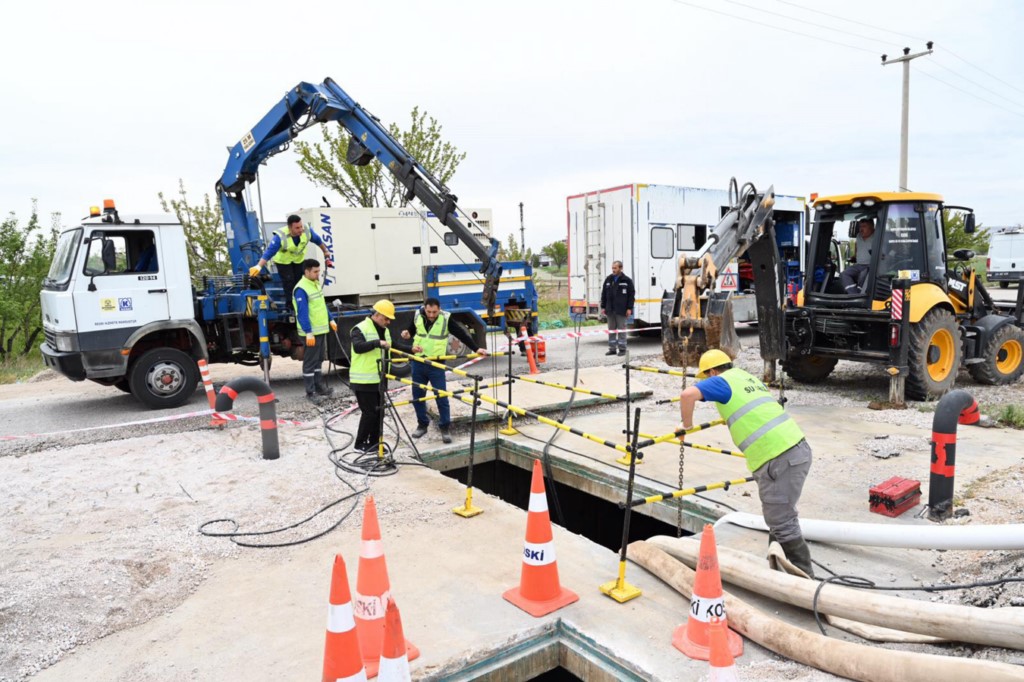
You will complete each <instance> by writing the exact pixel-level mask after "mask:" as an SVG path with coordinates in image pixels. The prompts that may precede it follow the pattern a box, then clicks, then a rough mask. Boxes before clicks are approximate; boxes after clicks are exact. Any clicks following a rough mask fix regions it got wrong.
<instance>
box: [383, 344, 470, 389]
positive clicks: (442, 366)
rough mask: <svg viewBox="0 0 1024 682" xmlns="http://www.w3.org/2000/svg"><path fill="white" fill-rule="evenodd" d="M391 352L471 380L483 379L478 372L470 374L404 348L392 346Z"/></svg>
mask: <svg viewBox="0 0 1024 682" xmlns="http://www.w3.org/2000/svg"><path fill="white" fill-rule="evenodd" d="M391 353H392V354H396V355H400V356H402V357H405V358H409V359H410V360H413V361H415V362H419V363H422V364H424V365H430V366H431V367H437V368H438V369H443V370H445V371H446V372H451V373H452V374H457V375H459V376H460V377H466V378H467V379H472V380H473V381H483V380H484V378H483V377H482V376H480V375H479V374H470V373H469V372H466V371H464V370H461V369H456V368H454V367H449V366H448V365H445V364H442V363H440V362H434V361H433V360H427V359H426V358H421V357H420V356H418V355H413V354H412V353H406V352H405V351H404V350H398V349H397V348H392V349H391Z"/></svg>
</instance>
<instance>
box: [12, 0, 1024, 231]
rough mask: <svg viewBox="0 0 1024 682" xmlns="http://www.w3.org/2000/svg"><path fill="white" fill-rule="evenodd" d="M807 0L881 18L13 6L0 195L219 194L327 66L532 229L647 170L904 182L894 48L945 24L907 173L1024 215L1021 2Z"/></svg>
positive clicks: (310, 134) (509, 220)
mask: <svg viewBox="0 0 1024 682" xmlns="http://www.w3.org/2000/svg"><path fill="white" fill-rule="evenodd" d="M793 3H795V4H796V5H800V6H804V7H812V8H814V9H817V10H819V11H820V12H827V13H828V14H833V15H836V16H839V17H843V18H848V19H853V20H855V21H860V22H863V24H868V25H869V26H865V25H857V24H853V23H849V22H843V21H838V20H836V19H833V18H830V17H828V16H824V15H822V14H819V13H813V12H810V11H807V10H806V9H801V8H800V7H798V6H794V4H792V3H790V2H783V1H781V0H736V1H735V2H730V1H729V0H685V1H684V0H630V1H627V0H602V1H599V2H598V1H588V2H583V1H579V2H570V1H559V0H546V1H545V0H519V1H517V2H513V3H509V2H503V3H498V2H489V1H487V0H477V1H475V2H470V1H466V2H457V1H455V0H434V1H433V2H422V1H421V2H413V1H399V0H373V1H368V2H361V3H353V2H349V1H338V0H334V1H333V2H321V1H319V0H310V1H307V2H302V3H287V2H280V1H277V2H263V1H252V2H244V3H243V2H233V3H228V2H218V1H216V0H206V1H205V2H200V1H197V0H181V1H178V2H166V1H165V2H138V1H136V2H117V1H112V0H97V1H94V2H76V3H73V2H59V3H58V2H52V1H51V0H34V1H33V2H30V3H29V2H17V3H15V2H7V3H4V4H3V6H2V8H0V25H2V26H3V27H4V29H5V30H4V37H3V40H0V64H3V67H2V70H0V93H2V100H0V102H2V106H0V117H2V119H0V122H2V130H3V131H4V132H3V135H2V136H0V214H3V215H6V213H7V212H9V211H15V212H16V213H17V214H18V216H19V217H20V218H22V219H25V218H27V216H28V213H29V209H30V205H31V204H30V201H31V199H32V198H36V199H38V200H39V209H40V212H41V214H42V215H43V218H44V223H48V220H46V216H47V214H49V213H50V212H53V211H60V212H61V213H62V214H63V222H64V224H66V225H67V224H73V223H74V222H75V221H76V220H77V219H79V218H80V217H81V216H82V215H85V213H86V212H87V209H88V206H89V205H94V204H98V203H100V202H101V201H102V199H104V198H107V197H111V198H114V199H116V200H117V203H118V206H119V208H121V209H122V210H123V211H126V212H137V213H152V212H157V211H159V204H158V201H157V192H159V191H163V192H165V193H166V194H171V193H174V192H175V190H176V188H177V183H178V178H182V179H183V180H184V181H185V185H186V188H187V189H188V190H189V191H190V193H191V194H192V196H193V198H194V199H199V198H200V197H201V194H202V193H206V192H209V193H211V194H212V193H213V191H214V183H215V181H216V180H217V178H218V177H219V176H220V175H221V172H222V170H223V168H224V165H225V163H226V161H227V153H226V147H227V146H229V145H232V144H234V143H235V142H236V141H237V140H238V139H239V138H240V137H241V136H242V135H243V134H244V133H245V132H246V131H247V130H248V128H249V127H251V126H252V125H254V124H255V123H256V122H257V121H258V120H259V119H260V118H262V117H263V115H264V114H265V113H266V112H267V111H268V110H269V109H270V108H271V107H272V106H273V105H274V104H275V103H276V102H277V101H278V99H279V98H280V97H281V96H282V95H283V94H284V92H285V90H287V89H288V88H290V87H292V86H294V85H295V84H297V83H298V82H300V81H303V80H305V81H311V82H320V81H322V80H323V79H324V78H325V77H327V76H330V77H332V78H334V79H335V80H336V81H337V82H338V84H339V85H341V87H342V88H344V89H345V90H346V91H347V92H348V93H349V94H350V95H351V96H352V97H353V98H354V99H356V100H357V101H358V102H360V103H361V104H362V105H363V106H365V107H366V108H367V109H368V110H369V111H371V112H372V113H374V114H375V115H377V116H378V117H380V119H381V120H382V121H384V122H385V123H387V122H391V121H396V122H398V123H399V125H401V126H403V127H404V126H405V125H406V124H407V122H408V120H409V111H410V110H411V109H412V107H413V106H414V105H419V106H420V107H421V108H422V109H425V110H426V111H427V112H428V113H430V114H431V115H433V116H435V117H436V118H438V119H439V121H440V122H441V124H442V125H443V126H444V134H445V137H446V138H447V139H448V140H449V141H450V142H452V143H454V144H455V145H456V146H457V147H459V148H460V149H461V150H462V151H465V152H466V153H467V158H466V161H465V162H464V163H463V164H462V166H461V167H460V168H459V171H458V172H457V173H456V175H455V177H454V178H453V180H452V181H451V183H450V187H451V190H452V191H453V192H454V193H455V194H457V195H458V196H459V198H460V203H461V204H462V205H464V206H471V205H475V206H489V207H491V208H493V209H494V211H495V215H494V218H495V228H496V234H497V235H498V236H501V237H504V236H505V235H507V234H508V233H509V232H510V231H512V230H515V231H516V234H517V235H518V229H519V209H518V206H519V202H523V203H524V204H525V224H526V234H527V244H528V245H529V246H532V247H534V248H535V249H536V248H539V247H541V246H542V245H544V244H547V243H550V242H551V241H554V240H555V239H560V238H562V237H563V236H564V235H565V229H566V223H565V198H566V196H568V195H570V194H577V193H580V192H584V191H590V190H595V189H600V188H606V187H612V186H615V185H620V184H626V183H631V182H647V183H660V184H672V185H688V186H696V187H715V188H724V187H725V186H726V183H727V181H728V179H729V177H730V176H733V175H735V176H737V179H738V180H739V181H740V182H741V183H742V182H745V181H751V182H754V183H755V184H756V185H757V186H758V187H762V188H763V187H767V185H769V184H774V185H775V188H776V190H777V191H778V192H780V193H785V194H797V195H804V196H806V195H808V194H810V193H811V192H819V193H821V194H828V193H845V192H856V191H866V190H877V189H895V188H896V185H897V182H898V160H899V125H900V87H901V69H902V67H901V66H898V65H894V66H888V67H885V68H882V67H881V66H880V65H879V63H880V59H879V55H881V54H882V53H883V52H886V53H888V54H889V55H890V56H896V55H899V54H900V49H901V48H902V47H903V46H905V45H906V46H909V47H911V48H912V50H913V51H914V52H916V51H919V50H921V49H923V47H924V45H923V43H924V40H928V39H931V40H934V41H935V42H936V52H935V54H934V55H932V56H930V57H925V58H922V59H919V60H916V61H914V62H913V67H912V76H911V125H910V129H911V139H910V171H909V184H910V187H911V188H912V189H915V190H920V191H929V192H939V193H941V194H943V195H945V197H946V199H947V201H948V202H950V203H958V204H966V205H969V206H973V207H974V208H975V209H976V211H977V213H978V216H979V221H980V222H982V223H984V224H986V225H1009V224H1016V223H1020V222H1024V211H1022V209H1021V208H1020V201H1019V199H1020V197H1019V194H1020V191H1021V190H1022V189H1024V182H1022V175H1024V171H1022V169H1024V48H1022V47H1021V43H1020V33H1021V30H1022V29H1024V3H1019V2H1016V1H1014V0H975V1H973V2H963V1H960V2H955V1H952V0H930V1H916V0H915V1H911V0H903V1H899V0H887V1H879V0H863V1H861V2H857V3H851V2H820V1H817V2H816V1H815V0H793ZM697 6H700V7H705V8H713V9H714V10H716V11H717V12H720V13H726V14H730V15H734V16H723V15H722V14H720V13H715V12H710V11H706V10H701V9H697V8H696V7H697ZM751 7H757V8H760V9H762V10H765V11H756V10H755V9H751ZM769 12H772V13H776V14H781V15H786V16H787V17H791V18H788V19H787V18H782V17H780V16H776V15H773V14H769ZM736 17H743V18H744V19H746V20H748V21H744V20H743V19H739V18H736ZM751 22H761V23H762V24H772V25H776V26H781V27H784V28H786V29H788V30H790V31H795V32H798V33H804V34H809V35H818V36H821V37H822V38H825V39H827V40H830V41H834V42H836V43H845V44H847V45H851V46H855V47H857V48H860V49H853V48H851V47H843V46H840V45H836V44H831V43H829V42H822V41H819V40H814V39H812V38H807V37H803V36H800V35H795V34H793V33H787V32H784V31H780V30H775V29H772V28H768V27H767V26H764V25H759V24H756V23H751ZM807 22H813V23H817V24H821V25H827V26H833V27H836V28H839V29H841V30H842V31H845V32H847V33H838V32H834V31H825V30H823V29H822V28H820V27H818V26H814V25H812V24H810V23H807ZM881 29H888V30H891V31H897V32H900V33H904V34H909V35H911V36H917V37H919V38H920V40H918V39H914V38H909V37H903V36H899V35H894V34H892V33H886V32H885V31H883V30H881ZM850 33H853V34H857V35H856V36H854V35H849V34H850ZM869 38H873V39H879V40H881V41H882V42H876V40H870V39H869ZM950 51H952V52H953V53H955V55H959V57H961V58H963V59H966V60H967V61H968V62H970V63H965V62H964V61H962V60H961V59H959V58H957V57H956V56H954V54H952V53H951V52H950ZM973 65H977V66H980V67H982V68H983V69H985V70H986V71H988V72H990V73H991V74H993V75H994V76H996V77H998V78H999V79H1001V80H1002V81H1005V82H1000V81H999V80H995V79H993V78H992V77H990V76H989V75H987V74H986V73H984V72H982V71H980V70H978V69H977V68H975V66H973ZM943 67H945V68H943ZM947 69H951V70H952V71H953V72H955V73H952V72H951V71H949V70H947ZM924 72H927V73H929V74H931V75H932V76H934V77H935V78H939V79H941V80H943V81H946V82H948V83H949V84H952V85H955V86H957V87H959V88H961V89H962V90H965V91H967V92H969V93H972V94H973V95H974V96H969V95H968V94H965V93H963V92H960V91H958V90H955V89H953V88H951V87H949V86H947V85H945V84H943V83H940V82H937V81H936V80H933V79H932V78H928V77H925V76H924V75H923V73H924ZM963 77H966V79H965V78H963ZM984 88H987V89H984ZM979 97H980V98H982V99H984V100H988V102H985V101H981V100H980V99H978V98H979ZM319 138H320V135H319V132H318V131H317V130H316V129H311V130H308V131H306V133H305V134H304V136H303V137H302V138H301V139H304V140H306V141H310V142H312V141H316V140H319ZM261 183H262V187H263V208H264V215H265V217H266V219H267V220H283V219H284V217H285V216H286V215H287V213H289V212H291V211H292V210H293V209H296V208H298V207H301V206H315V205H319V204H320V197H321V195H325V194H326V195H327V197H328V199H329V200H331V203H332V204H333V205H336V206H337V205H342V203H343V202H342V201H341V199H340V197H338V196H333V195H331V194H330V193H328V192H327V191H325V190H324V189H323V188H320V187H316V186H314V185H312V183H309V182H308V181H306V180H305V179H304V178H303V177H302V176H301V175H300V173H299V171H298V168H297V166H296V164H295V160H294V157H293V155H292V153H291V152H288V153H284V154H280V155H278V156H276V157H274V158H272V159H271V160H270V162H269V165H268V166H266V167H265V168H264V171H263V173H262V174H261Z"/></svg>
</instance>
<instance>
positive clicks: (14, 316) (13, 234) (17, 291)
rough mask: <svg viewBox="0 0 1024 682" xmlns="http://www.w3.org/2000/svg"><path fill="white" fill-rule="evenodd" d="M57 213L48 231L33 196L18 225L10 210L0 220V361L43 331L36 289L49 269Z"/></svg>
mask: <svg viewBox="0 0 1024 682" xmlns="http://www.w3.org/2000/svg"><path fill="white" fill-rule="evenodd" d="M59 224H60V214H59V213H54V214H53V216H52V224H51V227H50V230H49V232H46V231H44V230H43V228H42V226H40V224H39V213H38V209H37V204H36V201H35V199H33V200H32V215H31V216H30V217H29V219H28V222H27V223H26V224H25V225H21V224H20V223H19V221H18V217H17V216H16V215H15V214H14V212H13V211H12V212H11V213H10V214H9V215H8V217H7V219H6V220H4V221H3V223H2V224H0V362H2V363H3V364H7V363H8V362H10V361H11V360H12V359H13V358H17V357H20V356H24V355H28V354H29V353H31V352H32V351H33V350H34V349H35V347H36V342H37V341H38V340H39V335H40V334H41V333H42V331H43V321H42V317H41V315H40V302H39V291H40V289H42V286H43V279H44V278H45V277H46V274H47V273H48V272H49V270H50V257H51V256H52V255H53V252H54V248H55V247H56V244H57V234H58V225H59Z"/></svg>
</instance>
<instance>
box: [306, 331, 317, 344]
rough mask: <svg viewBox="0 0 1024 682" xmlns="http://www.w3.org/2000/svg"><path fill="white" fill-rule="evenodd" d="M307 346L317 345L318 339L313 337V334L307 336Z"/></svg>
mask: <svg viewBox="0 0 1024 682" xmlns="http://www.w3.org/2000/svg"><path fill="white" fill-rule="evenodd" d="M306 345H307V346H315V345H316V337H315V336H313V335H312V334H306Z"/></svg>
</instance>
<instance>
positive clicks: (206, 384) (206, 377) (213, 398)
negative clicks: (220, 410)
mask: <svg viewBox="0 0 1024 682" xmlns="http://www.w3.org/2000/svg"><path fill="white" fill-rule="evenodd" d="M196 364H198V365H199V376H200V377H201V378H202V380H203V388H204V389H205V390H206V400H207V402H209V403H210V409H211V410H216V409H217V392H216V391H214V390H213V380H212V379H211V378H210V366H209V365H208V364H206V360H203V359H202V358H200V359H199V360H198V361H197V363H196ZM226 423H227V422H225V421H224V420H223V419H218V418H217V417H213V418H212V419H211V420H210V426H223V425H224V424H226Z"/></svg>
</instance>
